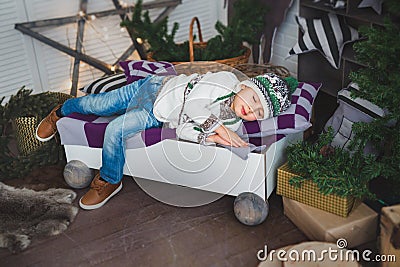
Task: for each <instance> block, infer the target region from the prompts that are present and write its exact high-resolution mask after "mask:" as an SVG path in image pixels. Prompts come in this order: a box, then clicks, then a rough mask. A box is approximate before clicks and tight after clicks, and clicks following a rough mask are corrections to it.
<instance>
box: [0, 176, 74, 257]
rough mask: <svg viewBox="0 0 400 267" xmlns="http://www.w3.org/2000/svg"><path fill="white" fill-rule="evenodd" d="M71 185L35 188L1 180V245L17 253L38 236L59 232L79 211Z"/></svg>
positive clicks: (65, 227)
mask: <svg viewBox="0 0 400 267" xmlns="http://www.w3.org/2000/svg"><path fill="white" fill-rule="evenodd" d="M75 198H76V193H75V192H74V191H72V190H69V189H54V188H51V189H48V190H46V191H34V190H31V189H26V188H23V189H18V188H14V187H11V186H8V185H5V184H4V183H1V182H0V247H2V248H8V249H9V250H10V251H11V252H13V253H17V252H20V251H22V250H24V249H26V248H27V247H28V246H29V244H30V243H31V240H32V239H34V238H37V237H44V236H51V235H57V234H60V233H61V232H63V231H64V230H66V229H67V227H68V225H69V224H70V223H71V222H72V221H73V220H74V218H75V216H76V214H77V213H78V208H77V207H75V206H73V205H72V202H73V201H74V199H75Z"/></svg>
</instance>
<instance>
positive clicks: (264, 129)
mask: <svg viewBox="0 0 400 267" xmlns="http://www.w3.org/2000/svg"><path fill="white" fill-rule="evenodd" d="M321 86H322V84H321V83H305V82H300V83H299V84H298V87H297V89H296V90H295V91H294V92H293V94H292V98H291V104H290V106H289V108H288V109H287V110H285V111H284V112H282V113H280V114H279V115H278V116H277V117H272V118H269V119H266V120H261V121H248V122H245V123H244V124H243V126H244V127H243V129H242V132H239V133H240V134H242V135H247V136H248V137H259V136H261V137H262V136H268V135H272V134H291V133H296V132H302V131H305V130H307V129H308V128H309V127H310V126H311V123H310V119H311V113H312V106H313V103H314V99H315V97H316V96H317V94H318V91H319V89H320V88H321Z"/></svg>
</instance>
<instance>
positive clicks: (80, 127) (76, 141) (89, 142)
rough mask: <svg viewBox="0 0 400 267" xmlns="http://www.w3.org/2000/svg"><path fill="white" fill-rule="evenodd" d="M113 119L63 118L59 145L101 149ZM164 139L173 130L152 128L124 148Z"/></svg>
mask: <svg viewBox="0 0 400 267" xmlns="http://www.w3.org/2000/svg"><path fill="white" fill-rule="evenodd" d="M114 118H115V116H112V117H99V116H95V115H82V114H79V113H73V114H71V115H69V116H67V117H63V118H61V119H60V120H59V121H58V122H57V129H58V132H59V134H60V138H61V144H63V145H80V146H87V147H92V148H101V147H102V146H103V140H104V133H105V130H106V127H107V125H108V123H109V122H110V121H111V120H113V119H114ZM283 137H285V135H283V134H277V135H274V136H273V138H264V137H251V138H250V139H249V142H250V143H251V144H253V145H255V146H256V147H260V146H265V145H270V144H272V143H273V142H276V141H279V140H280V139H282V138H283ZM164 139H176V133H175V129H169V128H152V129H148V130H145V131H142V132H140V133H139V134H137V135H135V136H133V137H131V138H129V139H128V140H127V142H126V148H127V149H132V148H139V147H145V146H151V145H153V144H156V143H158V142H160V141H162V140H164Z"/></svg>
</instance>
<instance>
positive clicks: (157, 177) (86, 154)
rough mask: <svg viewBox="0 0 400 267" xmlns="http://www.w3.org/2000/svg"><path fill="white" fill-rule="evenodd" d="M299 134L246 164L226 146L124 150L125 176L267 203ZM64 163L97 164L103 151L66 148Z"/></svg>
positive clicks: (179, 144)
mask: <svg viewBox="0 0 400 267" xmlns="http://www.w3.org/2000/svg"><path fill="white" fill-rule="evenodd" d="M302 137H303V133H296V134H290V135H287V136H286V137H285V138H283V139H281V140H279V141H277V142H275V143H273V144H272V145H270V146H269V147H268V148H267V149H265V150H264V151H262V152H257V153H255V152H253V153H250V154H249V157H248V158H247V159H246V160H244V159H242V158H240V157H239V156H237V155H235V154H234V153H232V152H231V151H229V150H228V149H226V148H221V147H216V146H202V145H199V144H195V143H191V142H185V141H178V140H173V139H166V140H163V141H161V142H159V143H157V144H154V145H152V146H149V147H142V148H136V149H127V150H126V164H125V167H124V174H126V175H129V176H132V177H139V178H144V179H149V180H153V181H158V182H163V183H169V184H175V185H181V186H186V187H190V188H196V189H201V190H206V191H209V192H215V193H220V194H227V195H232V196H238V195H239V194H240V193H242V192H252V193H255V194H257V195H259V196H260V197H262V198H263V199H264V200H267V199H268V197H269V196H270V195H271V193H272V191H273V190H274V189H275V186H276V172H277V168H278V167H279V166H280V165H282V164H283V163H284V162H285V160H286V156H285V148H286V147H287V145H289V143H293V142H295V141H298V140H300V139H302ZM64 148H65V153H66V158H67V161H68V162H69V161H71V160H80V161H82V162H84V163H85V164H86V165H87V166H88V167H89V168H93V169H99V168H100V166H101V148H91V147H87V146H78V145H64Z"/></svg>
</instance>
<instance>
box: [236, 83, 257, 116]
mask: <svg viewBox="0 0 400 267" xmlns="http://www.w3.org/2000/svg"><path fill="white" fill-rule="evenodd" d="M240 86H241V88H242V90H240V91H239V92H238V93H237V94H236V96H235V98H234V99H233V102H232V105H231V108H232V110H233V111H234V112H235V114H236V115H237V116H238V117H240V118H242V119H243V120H246V121H255V120H258V119H261V118H263V117H264V109H263V107H262V104H261V102H260V98H259V97H258V95H257V94H256V92H254V90H253V89H251V88H250V87H248V86H246V85H243V84H241V85H240Z"/></svg>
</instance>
